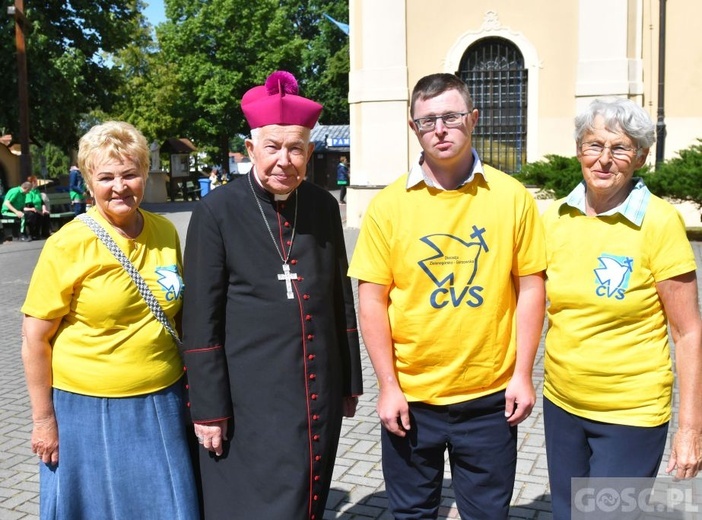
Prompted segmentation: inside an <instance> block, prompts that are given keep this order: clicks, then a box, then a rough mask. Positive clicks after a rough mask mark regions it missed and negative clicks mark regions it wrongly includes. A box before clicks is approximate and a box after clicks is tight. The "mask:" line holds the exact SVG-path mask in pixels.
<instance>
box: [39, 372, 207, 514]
mask: <svg viewBox="0 0 702 520" xmlns="http://www.w3.org/2000/svg"><path fill="white" fill-rule="evenodd" d="M53 397H54V410H55V413H56V420H57V423H58V430H59V462H58V465H57V466H51V465H48V464H44V463H40V471H39V477H40V510H39V511H40V517H41V519H42V520H82V519H85V520H95V519H101V520H110V519H111V520H122V519H132V518H134V519H136V518H139V519H148V520H161V519H164V520H166V519H168V520H195V519H197V518H199V512H198V511H199V507H198V498H197V492H196V489H195V479H194V476H193V469H192V465H191V461H190V454H189V451H188V445H187V440H186V432H185V417H184V408H183V406H184V405H183V398H182V383H181V382H180V381H179V382H177V383H175V384H174V385H172V386H171V387H169V388H166V389H164V390H161V391H160V392H155V393H153V394H147V395H142V396H138V397H127V398H101V397H88V396H84V395H78V394H73V393H70V392H64V391H62V390H56V389H54V391H53Z"/></svg>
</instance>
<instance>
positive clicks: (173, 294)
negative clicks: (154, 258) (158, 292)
mask: <svg viewBox="0 0 702 520" xmlns="http://www.w3.org/2000/svg"><path fill="white" fill-rule="evenodd" d="M156 274H157V275H158V276H159V278H158V283H159V285H160V286H161V287H163V290H164V291H165V293H166V301H169V302H171V301H173V300H178V299H180V298H182V297H183V279H182V278H181V277H180V274H179V273H178V268H177V267H176V266H175V265H169V266H166V267H157V268H156Z"/></svg>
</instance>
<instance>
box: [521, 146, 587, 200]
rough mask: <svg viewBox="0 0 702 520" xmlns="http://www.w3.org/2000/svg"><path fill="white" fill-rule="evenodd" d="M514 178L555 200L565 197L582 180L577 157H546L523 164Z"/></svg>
mask: <svg viewBox="0 0 702 520" xmlns="http://www.w3.org/2000/svg"><path fill="white" fill-rule="evenodd" d="M514 177H515V178H516V179H519V180H520V181H521V182H523V183H524V184H531V185H533V186H538V187H540V188H542V189H544V190H546V191H550V192H551V193H553V195H554V196H555V197H556V198H561V197H565V196H566V195H567V194H568V193H570V191H571V190H572V189H573V188H575V186H577V184H578V183H579V182H580V181H582V180H583V174H582V170H581V169H580V162H578V159H577V157H563V156H562V155H547V156H546V157H545V159H544V160H541V161H535V162H532V163H528V164H525V165H524V167H523V168H522V171H521V172H520V173H518V174H515V175H514Z"/></svg>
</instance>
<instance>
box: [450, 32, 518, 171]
mask: <svg viewBox="0 0 702 520" xmlns="http://www.w3.org/2000/svg"><path fill="white" fill-rule="evenodd" d="M456 74H457V75H458V76H459V77H460V78H461V79H462V80H463V81H465V82H466V83H467V84H468V87H469V88H470V92H471V95H472V96H473V103H474V104H475V108H477V109H478V110H479V112H480V119H479V121H478V126H477V127H476V129H475V131H474V132H473V146H474V147H475V149H476V150H477V151H478V154H479V155H480V158H481V160H483V161H484V162H485V163H486V164H489V165H490V166H494V167H495V168H498V169H500V170H502V171H505V172H508V173H516V172H519V171H520V170H521V168H522V166H523V165H524V164H525V162H526V137H527V136H526V128H527V125H526V123H527V121H526V114H527V86H528V77H527V71H526V69H525V68H524V57H523V56H522V53H521V52H519V49H517V47H516V46H515V45H514V44H513V43H512V42H510V41H509V40H505V39H504V38H494V37H492V38H484V39H482V40H478V41H477V42H475V43H474V44H473V45H471V46H470V47H468V49H467V50H466V52H465V53H464V54H463V57H462V58H461V64H460V70H459V71H458V72H457V73H456Z"/></svg>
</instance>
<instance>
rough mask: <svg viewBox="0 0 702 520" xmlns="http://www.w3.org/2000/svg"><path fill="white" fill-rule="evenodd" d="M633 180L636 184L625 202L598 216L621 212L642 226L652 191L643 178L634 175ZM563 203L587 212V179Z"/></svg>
mask: <svg viewBox="0 0 702 520" xmlns="http://www.w3.org/2000/svg"><path fill="white" fill-rule="evenodd" d="M631 182H633V183H634V186H633V188H632V189H631V192H630V193H629V195H628V196H627V197H626V199H625V200H624V202H622V203H621V204H619V206H617V207H615V208H612V209H610V210H609V211H605V212H604V213H599V214H598V215H597V216H598V217H605V216H610V215H615V214H616V213H619V214H621V215H622V216H623V217H624V218H626V219H627V220H629V221H630V222H632V223H633V224H635V225H637V226H641V223H642V222H643V218H644V215H645V214H646V208H647V207H648V203H649V201H650V200H651V192H650V191H649V189H648V188H647V187H646V185H645V184H644V181H643V179H641V178H640V177H634V178H633V179H632V181H631ZM563 204H567V205H568V206H571V207H573V208H575V209H577V210H579V211H581V212H582V213H583V215H584V214H585V213H586V210H585V181H581V182H580V184H578V185H577V186H576V187H575V189H574V190H573V191H571V192H570V193H569V194H568V196H567V197H566V199H565V201H564V202H563Z"/></svg>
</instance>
